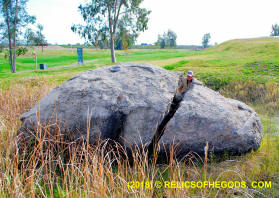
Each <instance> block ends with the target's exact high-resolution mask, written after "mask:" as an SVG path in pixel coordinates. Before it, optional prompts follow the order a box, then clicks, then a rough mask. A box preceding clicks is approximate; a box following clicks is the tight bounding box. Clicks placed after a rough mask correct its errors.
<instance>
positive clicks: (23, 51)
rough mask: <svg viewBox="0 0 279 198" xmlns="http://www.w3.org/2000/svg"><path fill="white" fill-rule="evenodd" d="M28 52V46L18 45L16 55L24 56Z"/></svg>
mask: <svg viewBox="0 0 279 198" xmlns="http://www.w3.org/2000/svg"><path fill="white" fill-rule="evenodd" d="M27 52H28V49H27V48H26V47H18V48H17V49H16V55H17V56H23V55H25V54H26V53H27Z"/></svg>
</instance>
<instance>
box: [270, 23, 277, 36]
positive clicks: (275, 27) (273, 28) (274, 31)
mask: <svg viewBox="0 0 279 198" xmlns="http://www.w3.org/2000/svg"><path fill="white" fill-rule="evenodd" d="M270 35H271V36H279V25H278V24H274V25H272V27H271V34H270Z"/></svg>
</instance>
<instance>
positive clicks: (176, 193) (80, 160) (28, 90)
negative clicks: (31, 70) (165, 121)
mask: <svg viewBox="0 0 279 198" xmlns="http://www.w3.org/2000/svg"><path fill="white" fill-rule="evenodd" d="M54 86H55V83H53V84H48V83H47V81H46V80H45V79H40V80H25V81H19V82H16V83H12V84H11V85H10V87H9V88H7V89H5V90H0V133H1V136H0V138H1V139H0V196H1V197H232V196H235V195H239V196H244V197H253V196H256V195H257V196H266V197H272V196H273V197H275V196H276V195H278V190H276V189H277V188H278V185H279V184H278V183H277V184H276V181H278V180H277V179H276V177H278V172H279V167H278V165H277V158H276V157H278V155H279V151H278V150H279V149H278V148H279V141H278V139H275V138H274V137H269V136H268V137H269V139H267V138H265V139H264V142H263V145H262V147H261V148H260V149H259V150H258V151H257V152H252V153H250V154H247V155H244V156H241V157H229V156H227V157H225V158H223V159H222V160H221V161H222V162H219V159H218V160H217V159H215V158H214V156H211V155H210V154H208V153H207V152H205V157H204V158H200V157H199V156H198V155H196V154H194V153H189V154H188V155H187V156H186V157H185V160H183V161H177V160H175V159H174V158H173V157H170V159H169V163H168V164H164V165H162V164H161V165H160V164H156V163H154V162H153V163H152V162H148V160H147V155H146V153H145V152H142V151H141V150H140V149H139V148H138V149H134V150H133V156H134V158H133V160H132V163H130V162H129V161H128V160H127V159H126V158H125V157H122V158H121V157H119V155H120V154H121V155H123V153H120V151H121V147H120V146H116V147H114V149H110V148H111V147H110V146H109V143H108V142H100V143H99V144H97V145H95V146H91V145H89V144H87V142H88V139H87V140H85V142H84V143H83V144H82V145H75V144H74V143H70V142H67V143H65V142H64V141H63V138H62V137H61V134H60V131H59V129H57V130H56V132H55V134H48V133H45V134H44V135H40V133H39V131H40V130H41V128H40V127H39V131H38V133H37V134H39V135H37V136H36V137H34V138H35V139H34V141H33V145H32V147H31V148H29V157H28V158H27V157H26V156H24V152H22V151H21V152H19V150H18V149H17V145H16V144H15V140H16V132H17V129H18V128H19V126H20V124H21V123H20V121H19V117H20V115H21V114H22V113H23V112H25V111H27V110H28V109H29V108H31V107H32V106H33V105H34V104H35V103H36V101H38V100H39V99H40V98H42V97H43V96H44V95H45V94H46V93H47V92H48V91H49V90H50V89H52V88H53V87H54ZM266 131H268V128H267V129H266ZM49 138H51V139H52V142H51V143H49V142H50V140H49ZM47 139H48V141H46V140H47ZM273 147H275V148H276V147H277V149H271V148H273ZM205 151H207V147H206V148H205ZM124 154H125V153H124ZM171 156H172V155H171ZM206 180H209V181H218V180H219V181H235V180H237V181H241V180H243V181H246V182H247V186H248V188H245V189H241V188H235V189H232V188H227V189H211V188H195V189H191V188H170V189H169V188H158V189H157V188H155V187H154V183H155V182H156V181H159V182H165V181H181V182H182V181H206ZM253 180H257V181H259V180H265V181H266V180H268V181H273V186H272V188H271V189H252V188H251V186H250V184H251V182H252V181H253ZM130 181H138V182H152V183H153V188H148V187H146V186H145V187H139V188H129V186H128V185H127V184H128V183H129V182H130ZM276 185H277V186H276ZM276 193H277V194H276Z"/></svg>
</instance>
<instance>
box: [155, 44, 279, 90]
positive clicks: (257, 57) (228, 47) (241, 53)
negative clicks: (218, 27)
mask: <svg viewBox="0 0 279 198" xmlns="http://www.w3.org/2000/svg"><path fill="white" fill-rule="evenodd" d="M278 52H279V39H278V38H259V39H242V40H232V41H228V42H225V43H222V44H220V45H217V46H215V47H212V48H209V49H206V50H204V51H201V52H200V53H199V54H198V55H197V56H192V57H185V58H181V59H179V60H177V61H175V62H172V63H170V64H168V65H166V66H165V68H167V69H171V70H172V69H175V70H181V71H185V70H187V69H191V70H193V71H195V73H196V75H197V76H198V77H200V78H201V79H203V80H204V81H205V82H207V83H208V84H209V85H210V84H212V85H215V84H216V87H217V88H219V87H221V86H223V85H224V84H228V83H229V81H232V80H240V81H247V80H248V79H250V80H253V81H256V82H260V83H262V82H270V81H273V82H279V53H278ZM154 63H156V61H155V62H154ZM159 64H161V63H159ZM161 65H162V64H161ZM214 83H215V84H214ZM218 83H220V84H218Z"/></svg>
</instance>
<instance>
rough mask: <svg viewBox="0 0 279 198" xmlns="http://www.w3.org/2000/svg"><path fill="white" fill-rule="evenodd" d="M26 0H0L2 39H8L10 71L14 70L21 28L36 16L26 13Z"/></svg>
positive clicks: (31, 21)
mask: <svg viewBox="0 0 279 198" xmlns="http://www.w3.org/2000/svg"><path fill="white" fill-rule="evenodd" d="M27 2H28V0H0V9H1V16H2V18H3V22H2V23H1V24H0V26H1V36H2V39H8V44H9V63H10V67H11V71H12V73H15V72H16V53H17V52H16V50H17V49H16V46H17V40H18V36H19V35H20V34H21V33H22V32H21V29H22V28H23V27H25V26H26V25H27V24H29V23H34V22H35V20H36V18H35V17H34V16H30V15H28V13H27V11H26V3H27Z"/></svg>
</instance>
